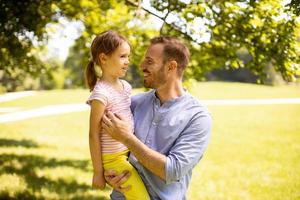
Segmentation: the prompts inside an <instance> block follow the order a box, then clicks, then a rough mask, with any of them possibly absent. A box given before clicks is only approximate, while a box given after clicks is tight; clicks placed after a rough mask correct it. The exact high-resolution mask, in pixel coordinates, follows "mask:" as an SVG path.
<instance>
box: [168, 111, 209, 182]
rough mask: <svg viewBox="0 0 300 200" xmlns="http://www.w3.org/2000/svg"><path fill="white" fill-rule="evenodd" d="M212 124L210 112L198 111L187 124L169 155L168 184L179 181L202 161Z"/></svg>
mask: <svg viewBox="0 0 300 200" xmlns="http://www.w3.org/2000/svg"><path fill="white" fill-rule="evenodd" d="M211 126H212V119H211V116H210V115H209V114H208V113H205V114H203V113H197V114H196V115H195V116H194V117H193V118H192V119H191V121H190V122H189V123H188V124H187V126H186V127H185V129H184V130H183V131H182V132H181V134H180V136H179V137H178V138H177V139H176V141H175V144H174V145H173V146H172V148H171V149H170V151H169V154H168V155H167V161H166V167H165V170H166V184H170V183H172V182H176V181H179V180H180V179H181V178H182V177H183V176H185V175H186V174H187V173H188V172H189V171H190V170H192V169H193V168H194V167H195V165H196V164H197V163H198V162H199V161H200V159H201V158H202V156H203V153H204V151H205V149H206V148H207V145H208V142H209V138H210V131H211Z"/></svg>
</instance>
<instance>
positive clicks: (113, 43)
mask: <svg viewBox="0 0 300 200" xmlns="http://www.w3.org/2000/svg"><path fill="white" fill-rule="evenodd" d="M124 41H126V42H127V40H126V39H125V38H124V37H123V36H121V35H120V34H118V33H117V32H115V31H112V30H108V31H104V32H102V33H100V34H99V35H97V37H96V38H95V39H94V40H93V42H92V45H91V55H92V60H90V61H89V63H88V65H87V67H86V71H85V76H86V82H87V85H88V87H89V89H90V91H92V90H93V89H94V87H95V85H96V82H97V74H96V71H95V67H94V64H97V65H99V66H100V65H101V63H100V60H99V55H100V54H101V53H104V54H106V55H110V54H112V53H113V52H114V51H115V50H116V49H117V48H118V47H119V46H120V45H121V44H122V43H123V42H124Z"/></svg>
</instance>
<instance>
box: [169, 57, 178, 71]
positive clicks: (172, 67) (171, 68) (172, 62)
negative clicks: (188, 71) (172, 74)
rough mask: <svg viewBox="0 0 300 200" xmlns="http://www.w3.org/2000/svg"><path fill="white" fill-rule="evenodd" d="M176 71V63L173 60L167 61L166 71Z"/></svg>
mask: <svg viewBox="0 0 300 200" xmlns="http://www.w3.org/2000/svg"><path fill="white" fill-rule="evenodd" d="M176 69H177V62H176V61H175V60H171V61H169V65H168V71H173V70H176Z"/></svg>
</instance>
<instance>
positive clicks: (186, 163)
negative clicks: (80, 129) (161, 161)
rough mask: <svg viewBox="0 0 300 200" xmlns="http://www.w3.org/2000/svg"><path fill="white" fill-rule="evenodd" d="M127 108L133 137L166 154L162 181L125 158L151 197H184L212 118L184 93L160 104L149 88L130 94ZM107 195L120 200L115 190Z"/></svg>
mask: <svg viewBox="0 0 300 200" xmlns="http://www.w3.org/2000/svg"><path fill="white" fill-rule="evenodd" d="M131 110H132V113H133V116H134V130H135V135H136V137H137V138H139V139H140V140H141V141H142V142H143V143H144V144H146V145H147V146H148V147H150V148H151V149H153V150H155V151H157V152H160V153H161V154H164V155H166V157H167V160H166V166H165V169H166V180H162V179H161V178H159V177H158V176H156V175H154V174H153V173H152V172H151V171H149V170H148V169H146V168H145V167H144V166H143V165H141V164H140V163H139V161H138V160H137V159H136V158H135V156H134V155H133V154H130V157H129V161H130V163H131V164H132V165H133V166H134V167H135V168H136V169H137V171H138V172H139V174H140V176H141V177H142V179H143V181H144V183H145V186H146V188H147V190H148V192H149V194H150V196H151V199H155V200H156V199H165V200H170V199H171V200H184V199H186V192H187V189H188V185H189V183H190V180H191V176H192V169H193V168H194V167H195V165H196V164H197V163H198V162H199V160H200V159H201V158H202V156H203V153H204V151H205V149H206V147H207V145H208V140H209V136H210V130H211V123H212V119H211V116H210V114H209V112H208V111H207V109H206V107H205V106H203V105H202V104H201V103H200V102H199V101H198V100H197V99H196V98H194V97H193V96H192V95H190V94H189V93H188V92H185V93H184V95H182V96H180V97H178V98H175V99H172V100H170V101H167V102H165V103H164V104H163V105H161V104H160V100H159V99H158V98H157V97H156V95H155V91H154V90H152V91H150V92H147V93H142V94H138V95H136V96H134V97H132V104H131ZM111 198H112V199H114V200H115V199H116V200H117V199H118V200H119V199H124V197H123V196H122V194H120V193H118V192H116V191H114V192H113V193H112V195H111Z"/></svg>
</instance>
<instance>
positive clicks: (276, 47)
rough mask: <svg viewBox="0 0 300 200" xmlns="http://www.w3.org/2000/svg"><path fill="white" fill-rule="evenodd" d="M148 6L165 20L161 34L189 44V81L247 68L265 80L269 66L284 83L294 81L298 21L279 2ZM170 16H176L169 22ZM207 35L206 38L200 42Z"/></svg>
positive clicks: (156, 3) (298, 70)
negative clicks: (241, 53) (246, 57)
mask: <svg viewBox="0 0 300 200" xmlns="http://www.w3.org/2000/svg"><path fill="white" fill-rule="evenodd" d="M150 2H151V4H152V6H153V7H155V8H156V10H157V11H160V12H164V15H163V16H162V17H160V18H161V19H162V20H164V26H163V27H162V29H161V33H162V34H173V35H175V36H178V35H181V36H182V37H183V38H185V39H186V40H187V41H190V44H191V45H190V49H191V52H192V60H191V64H190V68H189V71H188V72H189V73H188V74H187V75H188V77H196V78H197V77H203V74H204V73H205V72H206V71H209V70H212V69H214V68H248V69H250V70H251V71H252V72H253V73H254V74H256V75H259V76H260V80H261V81H264V80H266V78H267V77H266V76H267V74H266V70H265V69H266V67H267V66H269V65H272V66H274V68H275V70H276V71H278V72H280V73H281V75H282V76H283V78H284V79H285V80H287V81H293V80H294V79H295V77H296V76H297V75H299V73H300V66H299V61H300V60H299V58H300V55H299V54H300V52H299V50H297V48H298V49H299V41H298V39H299V34H297V30H299V20H298V21H297V19H296V17H297V16H296V15H295V14H294V13H293V11H295V10H294V9H288V8H287V7H285V5H282V2H281V1H279V0H273V1H266V0H261V1H233V0H231V1H221V0H209V1H203V2H198V1H195V2H192V3H189V4H186V3H183V2H181V1H178V0H169V1H163V0H160V1H150ZM293 2H295V1H293ZM298 8H299V6H298ZM296 13H297V12H296ZM170 15H172V16H173V18H174V16H175V18H176V20H174V21H173V22H171V23H170V22H168V16H170ZM196 23H202V27H201V29H200V28H198V29H197V28H195V27H196V25H197V24H196ZM198 25H199V24H198ZM206 33H209V34H210V36H211V38H210V40H209V41H206V42H203V41H200V40H199V38H201V35H203V34H206ZM298 33H299V32H298ZM239 51H247V53H248V54H249V55H250V58H251V59H250V60H248V61H245V60H242V59H241V58H240V57H239Z"/></svg>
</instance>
